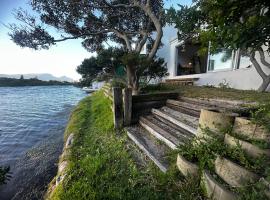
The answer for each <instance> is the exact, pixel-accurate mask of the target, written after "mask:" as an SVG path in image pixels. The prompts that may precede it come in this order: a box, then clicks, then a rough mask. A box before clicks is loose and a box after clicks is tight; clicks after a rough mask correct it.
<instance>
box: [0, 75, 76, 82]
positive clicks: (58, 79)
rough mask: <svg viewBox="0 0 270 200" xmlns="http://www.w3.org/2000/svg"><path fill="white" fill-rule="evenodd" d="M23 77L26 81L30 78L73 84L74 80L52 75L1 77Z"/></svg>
mask: <svg viewBox="0 0 270 200" xmlns="http://www.w3.org/2000/svg"><path fill="white" fill-rule="evenodd" d="M21 75H23V77H24V79H30V78H37V79H39V80H42V81H51V80H52V81H66V82H73V81H74V80H73V79H72V78H69V77H66V76H61V77H56V76H53V75H52V74H0V77H5V78H16V79H19V78H20V77H21Z"/></svg>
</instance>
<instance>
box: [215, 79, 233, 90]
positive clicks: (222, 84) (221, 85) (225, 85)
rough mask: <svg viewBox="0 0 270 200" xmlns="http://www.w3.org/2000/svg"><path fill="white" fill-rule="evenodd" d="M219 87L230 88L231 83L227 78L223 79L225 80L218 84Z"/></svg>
mask: <svg viewBox="0 0 270 200" xmlns="http://www.w3.org/2000/svg"><path fill="white" fill-rule="evenodd" d="M218 87H219V88H221V89H229V88H231V87H230V84H229V83H228V82H227V80H226V79H223V81H222V82H221V83H219V84H218Z"/></svg>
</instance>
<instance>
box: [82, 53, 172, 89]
mask: <svg viewBox="0 0 270 200" xmlns="http://www.w3.org/2000/svg"><path fill="white" fill-rule="evenodd" d="M125 65H130V66H133V65H134V66H137V68H138V70H137V71H136V78H137V79H136V81H138V82H141V83H149V82H150V81H151V80H153V79H155V78H162V77H164V76H166V75H168V73H167V67H166V65H165V63H164V60H163V59H161V58H154V59H151V60H149V59H147V57H146V56H145V55H141V54H139V53H128V54H127V53H126V52H125V51H123V50H122V49H118V48H109V49H103V50H100V51H98V52H97V56H96V57H91V58H88V59H85V60H84V61H83V62H82V63H81V65H79V66H78V67H77V72H78V73H79V74H81V75H82V79H81V84H82V85H86V86H89V85H91V83H92V82H93V81H102V80H108V79H113V78H116V77H118V76H119V75H117V74H116V69H117V68H119V67H121V66H125ZM118 78H121V79H125V77H118Z"/></svg>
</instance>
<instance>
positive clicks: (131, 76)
mask: <svg viewBox="0 0 270 200" xmlns="http://www.w3.org/2000/svg"><path fill="white" fill-rule="evenodd" d="M127 82H128V88H132V94H133V95H136V94H138V93H139V80H138V77H137V76H136V69H135V67H134V66H131V65H128V66H127Z"/></svg>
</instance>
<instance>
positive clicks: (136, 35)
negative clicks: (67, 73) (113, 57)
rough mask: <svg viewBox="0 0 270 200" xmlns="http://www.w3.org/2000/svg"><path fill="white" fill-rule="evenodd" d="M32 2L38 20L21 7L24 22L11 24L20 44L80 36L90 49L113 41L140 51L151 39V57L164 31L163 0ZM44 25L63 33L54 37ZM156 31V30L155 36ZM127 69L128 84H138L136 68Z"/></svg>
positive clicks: (42, 44)
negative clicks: (58, 36)
mask: <svg viewBox="0 0 270 200" xmlns="http://www.w3.org/2000/svg"><path fill="white" fill-rule="evenodd" d="M30 4H31V6H32V8H33V10H34V11H35V12H36V13H37V15H38V16H39V20H37V19H36V17H35V16H31V15H30V14H29V13H28V12H27V11H23V10H22V9H19V10H17V12H16V15H15V16H16V18H17V19H18V20H19V21H20V22H22V25H19V24H17V25H16V24H11V25H10V29H11V33H10V36H11V38H12V40H13V41H14V42H15V43H16V44H18V45H20V46H21V47H29V48H33V49H48V48H49V47H50V46H52V45H54V44H56V43H57V42H61V41H65V40H69V39H78V38H81V39H83V42H82V45H83V46H84V47H85V48H86V49H87V50H89V51H91V52H94V51H97V50H99V49H101V48H103V46H104V43H106V42H109V41H113V42H115V43H117V44H119V45H120V46H121V47H123V48H124V49H125V51H126V52H137V53H139V52H140V51H141V49H142V48H143V46H144V45H145V44H146V42H147V41H152V42H151V44H152V45H151V50H150V51H149V53H148V54H147V58H148V59H149V60H151V59H153V58H154V56H155V54H156V52H157V49H158V47H159V45H160V42H161V38H162V35H163V32H162V26H163V24H164V17H163V16H164V10H163V1H162V0H114V1H111V0H91V1H84V0H63V1H57V0H47V1H44V0H33V1H31V2H30ZM44 25H49V26H51V27H54V28H56V29H57V30H58V31H59V32H62V33H63V34H62V35H61V37H60V38H54V37H53V36H52V35H50V33H49V32H48V31H47V30H46V28H44ZM153 32H156V34H155V36H154V37H153V34H152V33H153ZM126 69H127V78H128V86H129V87H132V88H133V89H134V88H138V87H137V85H136V84H137V82H136V77H135V76H136V70H137V68H134V66H126ZM134 92H135V93H136V89H134Z"/></svg>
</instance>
